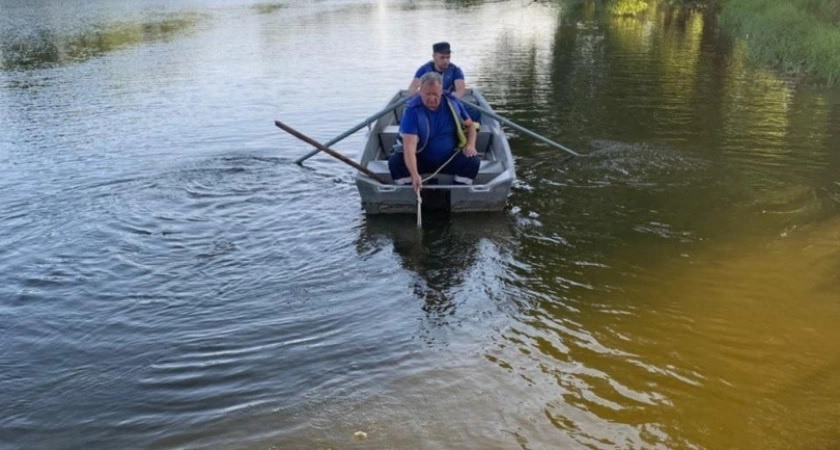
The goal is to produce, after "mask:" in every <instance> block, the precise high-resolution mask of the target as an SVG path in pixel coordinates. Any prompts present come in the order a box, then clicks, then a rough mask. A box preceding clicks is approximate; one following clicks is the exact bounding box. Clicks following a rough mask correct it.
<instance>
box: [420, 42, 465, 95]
mask: <svg viewBox="0 0 840 450" xmlns="http://www.w3.org/2000/svg"><path fill="white" fill-rule="evenodd" d="M451 55H452V49H451V48H450V47H449V43H448V42H438V43H437V44H434V45H433V46H432V60H431V61H429V62H427V63H426V64H423V65H422V66H420V68H419V69H417V72H415V74H414V79H413V80H411V84H410V85H409V86H408V95H414V94H416V93H417V91H418V90H419V89H420V77H422V76H423V74H426V73H429V72H435V73H438V74H440V76H441V77H442V78H443V92H445V93H447V94H452V95H454V96H455V97H458V98H463V97H464V94H465V93H466V84H465V82H464V72H462V71H461V68H460V67H458V66H456V65H455V64H452V63H451V62H450V57H451Z"/></svg>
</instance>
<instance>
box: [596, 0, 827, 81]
mask: <svg viewBox="0 0 840 450" xmlns="http://www.w3.org/2000/svg"><path fill="white" fill-rule="evenodd" d="M656 1H660V2H662V3H667V4H671V5H673V6H678V7H686V8H693V9H705V10H706V11H708V13H709V14H716V13H717V14H719V15H720V24H721V29H722V30H723V31H724V32H725V33H728V34H730V35H732V36H734V37H736V38H739V39H743V40H744V41H745V42H746V51H747V55H748V56H749V57H750V58H751V59H752V60H754V61H755V62H757V63H759V64H762V65H765V66H768V67H772V68H774V69H776V70H778V71H780V72H782V73H784V74H786V75H788V76H793V77H798V78H804V79H808V80H811V81H814V82H817V83H825V84H828V85H834V86H837V85H840V51H838V49H840V3H838V2H837V0H608V2H607V5H608V8H609V10H610V12H611V13H612V14H616V15H637V14H640V13H643V12H644V11H645V10H648V11H649V10H650V8H649V6H651V4H652V3H653V2H656Z"/></svg>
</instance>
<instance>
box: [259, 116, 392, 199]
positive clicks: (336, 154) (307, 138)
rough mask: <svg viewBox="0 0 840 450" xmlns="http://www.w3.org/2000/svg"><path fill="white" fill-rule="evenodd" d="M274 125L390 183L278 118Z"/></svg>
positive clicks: (387, 182)
mask: <svg viewBox="0 0 840 450" xmlns="http://www.w3.org/2000/svg"><path fill="white" fill-rule="evenodd" d="M274 125H277V127H278V128H280V129H282V130H283V131H285V132H287V133H289V134H291V135H292V136H294V137H296V138H298V139H300V140H301V141H303V142H306V143H307V144H309V145H311V146H313V147H315V148H317V149H318V150H321V151H322V152H324V153H326V154H328V155H330V156H333V157H335V158H337V159H339V160H341V161H342V162H344V163H346V164H349V165H351V166H353V167H355V168H356V169H358V170H359V172H362V173H363V174H365V175H367V176H369V177H371V178H373V179H374V180H376V181H378V182H380V183H382V184H391V183H390V182H389V181H388V180H387V179H385V178H382V177H381V176H379V175H377V174H375V173H373V172H371V171H370V170H368V169H367V168H366V167H364V166H362V165H361V164H359V163H357V162H356V161H353V160H352V159H350V158H348V157H346V156H344V155H342V154H341V153H338V152H337V151H335V150H332V149H330V148H328V147H327V146H325V145H324V144H322V143H320V142H318V141H316V140H315V139H312V138H311V137H309V136H307V135H305V134H303V133H301V132H300V131H297V130H295V129H294V128H292V127H290V126H288V125H286V124H285V123H283V122H280V121H279V120H275V121H274Z"/></svg>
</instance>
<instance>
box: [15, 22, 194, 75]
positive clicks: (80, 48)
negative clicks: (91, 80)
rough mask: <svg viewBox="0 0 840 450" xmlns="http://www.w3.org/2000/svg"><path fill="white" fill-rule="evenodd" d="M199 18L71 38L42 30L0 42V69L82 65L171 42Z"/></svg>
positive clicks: (113, 27)
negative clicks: (117, 52) (131, 48)
mask: <svg viewBox="0 0 840 450" xmlns="http://www.w3.org/2000/svg"><path fill="white" fill-rule="evenodd" d="M198 19H199V18H198V16H194V15H183V16H177V17H168V18H164V19H160V20H156V21H150V22H142V23H134V22H126V23H114V24H106V25H97V26H94V27H91V28H90V29H89V30H88V31H86V32H84V33H80V34H74V35H61V34H56V33H52V32H50V31H48V30H42V31H40V32H38V33H35V34H33V35H29V36H27V37H26V38H23V39H19V40H16V41H12V40H7V39H4V40H3V41H2V42H0V69H3V70H14V69H35V68H40V67H48V66H54V65H61V64H68V63H74V62H82V61H85V60H88V59H90V58H93V57H96V56H99V55H102V54H104V53H107V52H111V51H114V50H118V49H121V48H125V47H129V46H132V45H136V44H139V43H143V42H151V41H162V40H167V39H171V38H172V37H174V36H176V35H177V34H179V33H181V32H183V31H185V30H187V29H190V28H191V27H193V26H194V25H195V24H196V22H198Z"/></svg>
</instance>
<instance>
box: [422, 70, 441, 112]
mask: <svg viewBox="0 0 840 450" xmlns="http://www.w3.org/2000/svg"><path fill="white" fill-rule="evenodd" d="M442 95H443V78H441V76H440V74H438V73H435V72H427V73H425V74H423V76H422V77H420V99H421V100H422V101H423V106H425V107H426V108H428V109H430V110H432V111H434V110H436V109H437V108H438V106H440V97H441V96H442Z"/></svg>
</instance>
